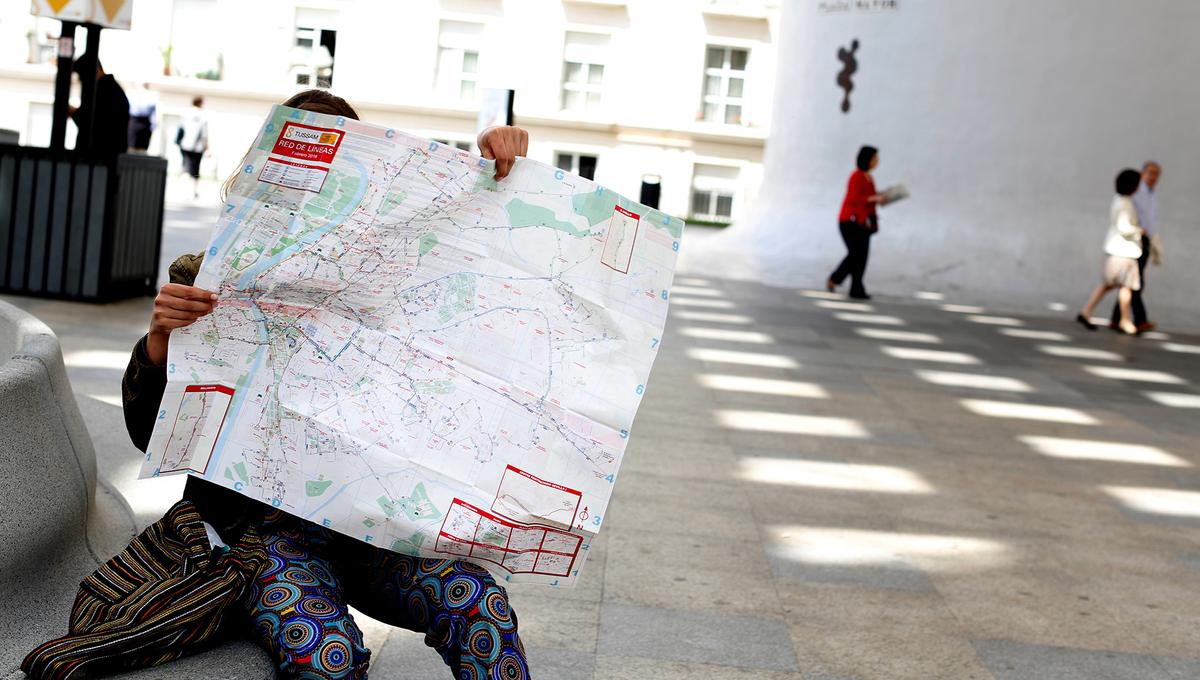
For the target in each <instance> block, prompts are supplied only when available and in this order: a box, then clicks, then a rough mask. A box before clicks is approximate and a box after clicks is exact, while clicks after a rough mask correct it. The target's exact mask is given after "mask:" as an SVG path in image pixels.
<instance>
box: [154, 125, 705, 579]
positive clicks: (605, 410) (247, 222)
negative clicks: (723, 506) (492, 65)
mask: <svg viewBox="0 0 1200 680" xmlns="http://www.w3.org/2000/svg"><path fill="white" fill-rule="evenodd" d="M493 175H494V163H493V162H491V161H485V160H483V159H481V158H480V157H478V156H473V155H470V154H468V153H466V152H462V151H459V150H457V149H454V148H452V147H449V146H444V145H440V144H438V143H436V142H431V141H429V140H425V139H419V138H416V137H412V136H409V135H405V134H403V133H401V132H399V131H395V130H390V129H387V128H384V127H379V126H374V125H367V124H365V123H360V122H358V121H354V120H347V119H343V118H338V117H336V116H329V115H319V114H314V113H309V112H305V111H300V110H296V109H289V108H285V107H276V108H275V109H274V110H273V111H272V113H271V115H270V117H269V118H268V119H267V121H266V122H265V124H264V126H263V128H262V130H261V132H260V134H259V137H258V140H257V142H256V143H255V146H254V147H253V149H252V150H251V153H250V154H249V156H248V157H247V159H246V161H245V165H244V167H243V169H242V172H241V173H240V174H239V176H238V179H237V181H236V183H235V184H234V185H233V188H232V191H231V192H230V195H229V197H228V199H227V201H226V204H225V206H224V208H223V211H222V214H221V217H220V219H219V221H218V223H217V225H216V227H215V229H214V231H213V236H212V240H211V243H210V245H209V248H208V250H207V252H206V257H205V261H204V265H203V267H202V268H201V270H200V274H199V277H198V278H197V280H196V285H197V286H199V287H202V288H207V289H209V290H212V291H215V292H216V293H217V294H218V295H219V303H218V305H217V307H216V309H215V311H214V312H213V313H212V314H210V315H208V316H206V317H203V318H202V319H200V320H199V321H197V322H196V323H195V324H193V325H192V326H190V327H188V328H185V329H181V330H177V331H175V332H174V333H172V335H171V342H170V351H169V358H168V369H167V373H168V376H167V377H168V386H167V390H166V392H165V394H164V396H163V401H162V405H161V407H160V409H159V415H158V421H157V422H156V425H155V429H154V434H153V437H152V439H151V441H150V446H149V448H148V453H147V455H146V459H145V462H144V465H143V467H142V473H141V476H142V477H154V476H159V475H166V474H171V473H176V472H187V473H190V474H194V475H198V476H202V477H204V478H205V479H207V480H209V481H212V482H215V483H217V484H222V485H224V486H226V487H229V488H231V489H235V490H237V491H239V492H241V493H243V494H245V495H246V496H249V497H251V498H254V499H257V500H260V501H263V502H266V503H269V504H271V505H274V506H276V507H279V508H281V509H283V510H285V511H287V512H289V513H291V514H293V515H296V516H299V517H302V518H305V519H308V520H310V521H312V522H315V523H317V524H321V525H324V526H326V527H329V528H331V529H333V530H336V531H339V532H342V533H344V534H348V535H350V536H354V537H356V538H359V539H361V540H363V541H367V542H369V543H371V544H374V545H378V546H381V547H384V548H388V549H391V550H395V551H397V552H402V553H407V554H413V555H421V556H426V557H437V558H456V559H464V560H468V561H471V562H474V563H477V564H480V565H482V566H485V567H487V568H488V569H489V570H491V571H492V572H493V573H494V574H495V575H496V576H497V577H498V578H500V579H501V580H508V581H512V582H521V581H525V582H540V583H546V584H550V585H570V584H572V583H573V582H574V581H575V579H576V577H577V576H578V574H579V572H580V568H581V567H582V564H583V562H584V559H585V557H586V555H587V550H588V547H589V545H590V543H591V540H592V538H593V537H594V536H595V535H596V532H598V531H599V529H600V527H601V526H602V524H603V522H604V516H605V514H606V512H607V507H608V501H609V497H610V495H611V493H612V489H613V485H614V483H615V481H616V478H617V471H618V468H619V467H620V464H621V457H622V455H623V453H624V451H625V446H626V443H627V441H628V437H629V430H630V427H631V425H632V423H633V419H634V414H635V413H636V411H637V407H638V404H639V403H640V401H641V399H642V395H643V393H644V392H645V389H646V384H647V381H648V379H649V376H650V367H651V364H652V363H653V361H654V357H655V355H656V353H657V351H658V347H659V339H660V338H661V337H662V330H663V327H664V325H665V323H666V318H667V304H668V298H669V295H670V293H669V291H670V288H671V280H672V276H673V273H674V268H675V261H676V255H677V253H678V251H679V243H680V239H681V237H682V235H683V222H682V221H680V220H679V219H678V218H674V217H670V216H668V215H665V214H663V213H661V212H659V211H657V210H652V209H650V208H646V207H645V206H642V205H639V204H637V203H635V202H632V201H629V200H627V199H625V198H623V197H621V196H619V195H617V194H616V193H614V192H613V191H611V190H609V189H607V188H604V187H602V186H599V185H596V184H594V183H593V182H591V181H589V180H587V179H583V178H581V177H576V176H574V175H571V174H568V173H565V172H564V171H562V170H559V169H556V168H553V167H550V166H547V165H544V164H542V163H538V162H536V161H531V160H528V159H519V160H518V161H517V163H516V165H515V167H514V168H513V170H512V172H511V173H510V175H509V176H508V177H507V178H505V179H504V180H503V181H501V182H499V183H497V182H496V181H495V179H494V177H493Z"/></svg>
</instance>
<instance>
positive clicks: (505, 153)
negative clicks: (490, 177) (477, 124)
mask: <svg viewBox="0 0 1200 680" xmlns="http://www.w3.org/2000/svg"><path fill="white" fill-rule="evenodd" d="M476 141H477V143H478V144H479V153H481V154H483V157H484V158H487V159H494V160H495V161H496V179H497V180H502V179H504V178H505V177H507V176H508V173H509V171H510V170H512V166H513V163H515V162H516V160H517V156H524V155H525V154H527V153H529V133H528V132H526V131H524V130H522V129H521V128H519V127H513V126H511V125H504V126H497V127H490V128H487V129H486V130H484V131H483V132H480V133H479V139H478V140H476Z"/></svg>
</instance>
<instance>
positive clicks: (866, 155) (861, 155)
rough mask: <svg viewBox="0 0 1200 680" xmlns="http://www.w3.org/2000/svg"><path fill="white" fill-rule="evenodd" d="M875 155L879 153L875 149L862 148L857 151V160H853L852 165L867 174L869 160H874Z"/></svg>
mask: <svg viewBox="0 0 1200 680" xmlns="http://www.w3.org/2000/svg"><path fill="white" fill-rule="evenodd" d="M877 153H879V149H876V148H875V147H873V146H864V147H863V148H861V149H859V150H858V158H857V159H855V161H854V164H855V165H857V166H858V169H859V170H862V171H863V172H867V171H868V170H870V169H871V159H872V158H874V157H875V154H877Z"/></svg>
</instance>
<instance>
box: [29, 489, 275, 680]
mask: <svg viewBox="0 0 1200 680" xmlns="http://www.w3.org/2000/svg"><path fill="white" fill-rule="evenodd" d="M266 564H267V552H266V549H265V548H264V547H263V543H262V539H261V537H259V535H258V534H257V533H256V531H255V530H254V528H253V527H250V528H249V529H247V530H246V532H245V533H244V534H243V535H242V538H241V539H240V540H239V541H238V542H237V543H236V544H235V545H232V546H230V547H229V549H228V550H227V551H224V552H221V553H216V552H214V551H213V550H212V549H211V547H210V546H209V541H208V536H207V534H206V533H205V531H204V525H203V524H202V523H201V520H200V515H199V514H198V513H197V512H196V508H195V506H194V505H192V503H191V502H189V501H180V502H179V503H176V504H175V506H174V507H172V508H171V509H170V510H169V511H168V512H167V514H166V515H165V516H164V517H163V518H162V519H160V520H158V521H157V522H155V523H154V524H151V525H150V526H149V527H147V528H146V530H145V531H143V532H142V533H141V534H139V535H138V536H137V537H135V538H134V539H133V540H132V541H131V542H130V543H129V546H128V547H126V548H125V549H124V550H122V551H121V552H120V553H119V554H118V555H117V556H116V557H114V558H112V559H111V560H109V561H108V562H105V563H104V564H103V565H102V566H101V567H100V568H99V569H97V570H96V571H95V572H93V573H92V574H91V575H90V576H88V577H87V578H85V579H84V580H83V582H82V583H80V584H79V594H78V595H77V596H76V598H75V604H74V605H73V606H72V607H71V621H70V626H69V628H68V630H69V631H70V633H69V634H67V635H66V636H64V637H61V638H58V639H56V640H51V641H50V642H47V643H45V644H43V645H41V646H39V647H38V648H37V649H35V650H33V651H32V652H30V653H29V656H27V657H25V660H24V661H23V662H22V663H21V670H23V671H25V673H27V674H28V675H29V677H30V678H33V679H34V680H43V679H44V680H67V679H78V678H84V677H90V676H92V675H93V674H97V673H111V672H115V671H122V670H132V669H135V668H147V667H150V666H157V665H158V664H162V663H166V662H168V661H172V660H174V659H178V658H179V657H182V656H185V655H188V654H193V653H195V652H199V651H202V650H204V649H207V648H208V647H210V646H211V645H212V644H213V643H215V642H217V641H218V640H219V639H220V638H221V634H222V632H223V631H222V626H223V624H225V622H226V621H228V620H231V619H232V620H237V618H238V617H239V616H241V613H242V605H241V603H242V601H243V600H244V598H245V597H247V596H248V594H249V592H250V589H251V588H252V587H253V585H254V581H255V580H256V579H257V577H258V575H259V574H260V573H261V572H262V570H263V569H264V568H265V566H266Z"/></svg>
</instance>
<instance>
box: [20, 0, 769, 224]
mask: <svg viewBox="0 0 1200 680" xmlns="http://www.w3.org/2000/svg"><path fill="white" fill-rule="evenodd" d="M28 7H29V4H28V1H27V0H0V8H2V9H0V92H3V98H2V100H0V128H8V129H13V130H17V131H19V132H20V134H21V141H22V143H23V144H29V145H46V144H47V143H48V142H49V137H50V118H51V115H50V111H51V104H52V101H53V81H54V67H53V66H52V65H51V64H49V63H48V62H49V60H50V59H51V58H52V57H53V53H54V47H53V45H54V37H56V36H57V35H58V23H57V22H56V21H53V20H46V19H36V18H34V17H31V16H29V15H28ZM777 16H778V0H628V1H622V0H441V1H440V2H395V1H394V0H260V1H255V2H246V1H244V0H171V1H167V0H138V2H137V3H136V4H135V5H134V14H133V30H131V31H116V30H106V31H105V32H104V34H103V40H102V43H101V54H100V56H101V60H102V61H103V62H104V66H105V68H106V70H107V71H109V72H110V73H113V74H114V75H115V76H116V77H117V78H118V80H120V81H121V82H122V84H123V85H124V87H125V88H126V90H129V89H131V88H133V87H136V86H137V83H140V82H148V83H149V84H150V86H151V88H152V89H154V90H155V91H157V92H158V94H159V97H160V105H159V111H160V118H161V120H160V125H159V130H158V133H156V135H155V138H154V139H153V141H152V143H151V151H157V152H159V153H164V154H165V155H166V156H168V157H169V158H174V157H175V156H176V155H177V154H176V153H175V152H174V150H173V149H171V148H170V147H171V146H172V144H171V142H172V141H173V139H174V136H173V132H174V127H175V123H176V121H177V120H178V118H179V116H180V114H181V113H183V112H184V111H185V110H186V109H187V107H188V105H189V103H190V101H191V99H192V97H193V96H195V95H202V96H203V97H204V99H205V109H206V111H207V112H208V114H209V119H210V123H209V125H210V136H211V139H212V155H211V158H209V159H207V160H206V163H205V166H204V173H205V175H209V176H212V177H222V176H223V175H224V174H225V173H227V172H229V170H230V169H231V168H233V167H234V166H236V165H237V164H238V162H239V161H240V159H241V157H242V154H243V152H244V151H245V148H246V147H247V146H249V144H250V143H251V141H252V140H253V137H254V135H255V133H256V132H257V129H258V127H259V125H260V123H261V121H262V118H263V116H264V115H265V113H266V111H267V109H268V107H269V106H270V105H271V104H274V103H278V102H280V101H282V100H283V99H285V98H286V97H287V96H289V95H290V94H291V93H293V92H295V91H296V90H298V89H303V88H304V87H309V86H322V87H329V88H330V89H331V91H332V92H334V93H335V94H338V95H340V96H343V97H345V98H346V99H348V100H349V101H350V102H351V103H352V104H353V105H354V106H355V107H356V108H357V109H358V110H359V112H360V114H361V115H362V117H363V119H365V120H368V121H371V122H375V123H379V124H384V125H389V126H393V127H396V128H398V129H403V130H406V131H408V132H411V133H414V134H418V135H422V136H426V137H431V138H434V139H440V140H445V141H449V142H451V143H456V144H459V145H462V146H464V148H465V147H466V146H470V145H472V144H473V140H474V137H475V120H476V111H477V108H478V98H479V96H480V94H481V92H482V90H483V89H484V88H511V89H513V90H515V91H516V98H515V107H514V116H515V118H516V122H517V124H518V125H521V126H522V127H525V128H526V129H528V130H529V132H530V138H531V144H530V151H529V155H530V157H532V158H534V159H537V160H540V161H544V162H547V163H552V164H557V165H559V166H560V167H564V168H567V169H569V170H571V171H573V172H577V173H580V174H585V175H589V174H594V179H595V180H596V181H598V182H600V183H602V184H604V185H606V186H609V187H611V188H613V189H614V190H616V191H618V192H620V193H623V194H625V195H628V196H631V197H635V198H636V197H637V196H638V195H639V191H640V188H641V184H642V182H643V180H644V179H652V178H654V177H660V178H661V187H662V197H661V204H660V205H661V207H662V209H663V210H664V211H666V212H669V213H672V214H675V215H679V216H682V217H684V218H686V219H689V220H695V221H714V222H728V221H731V220H737V219H739V218H741V217H742V216H743V215H745V214H747V206H748V205H749V204H750V203H751V202H752V201H753V200H754V197H755V194H756V193H757V191H758V186H759V184H760V182H761V179H762V169H761V168H762V166H761V163H762V156H763V144H764V140H765V138H766V135H767V130H768V127H769V124H770V112H771V108H772V100H773V88H774V86H775V36H776V32H777V30H778V26H777ZM77 43H78V44H79V45H82V44H83V35H82V31H81V34H80V36H79V37H78V40H77ZM68 127H69V128H73V126H68ZM69 134H73V130H72V131H71V132H70V133H69ZM70 139H71V137H68V140H70Z"/></svg>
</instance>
